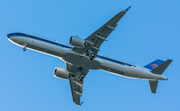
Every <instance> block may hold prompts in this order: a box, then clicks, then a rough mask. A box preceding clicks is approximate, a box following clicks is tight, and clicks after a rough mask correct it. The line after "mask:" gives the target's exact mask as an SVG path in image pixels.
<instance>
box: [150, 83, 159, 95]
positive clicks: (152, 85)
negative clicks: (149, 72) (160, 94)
mask: <svg viewBox="0 0 180 111" xmlns="http://www.w3.org/2000/svg"><path fill="white" fill-rule="evenodd" d="M148 82H149V87H150V89H151V92H152V93H154V94H155V93H156V89H157V85H158V81H152V80H148Z"/></svg>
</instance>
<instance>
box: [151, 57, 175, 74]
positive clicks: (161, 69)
mask: <svg viewBox="0 0 180 111" xmlns="http://www.w3.org/2000/svg"><path fill="white" fill-rule="evenodd" d="M171 62H172V60H171V59H168V60H167V61H165V62H163V63H162V64H161V65H159V66H158V67H156V68H155V69H153V70H152V71H151V72H152V73H154V74H159V75H161V74H162V73H163V72H164V71H165V70H166V68H167V67H168V66H169V64H170V63H171Z"/></svg>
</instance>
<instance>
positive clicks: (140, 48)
mask: <svg viewBox="0 0 180 111" xmlns="http://www.w3.org/2000/svg"><path fill="white" fill-rule="evenodd" d="M130 5H131V6H132V7H131V9H130V10H129V11H128V13H126V15H125V16H124V17H123V18H122V19H121V20H120V22H119V23H118V26H117V28H116V30H115V31H114V32H113V33H112V34H111V35H110V36H109V38H108V41H107V42H105V43H103V45H102V46H101V48H100V50H101V51H100V52H99V53H101V54H104V55H108V56H111V57H114V58H118V59H121V60H125V61H128V62H132V63H135V64H138V65H140V66H145V65H147V64H149V63H150V62H152V61H154V60H156V59H162V60H167V59H173V60H174V61H173V62H172V64H171V65H170V66H169V67H168V69H167V70H166V71H165V72H164V73H163V75H164V76H166V77H168V79H169V80H168V81H160V82H159V84H158V89H157V94H152V93H151V92H150V89H149V85H148V82H147V80H139V79H129V78H125V77H121V76H116V75H113V74H110V73H107V72H103V71H93V70H91V71H90V72H89V73H88V75H87V79H85V82H84V86H85V87H84V91H83V97H82V98H81V100H82V101H84V104H83V105H82V106H81V107H79V106H76V105H75V104H74V103H73V102H72V97H71V92H70V87H69V82H68V80H61V79H57V78H55V77H54V76H53V71H54V68H55V67H63V68H65V63H64V62H63V61H61V60H60V59H58V58H54V57H51V56H48V55H44V54H41V53H38V52H34V51H31V50H27V51H26V52H23V51H22V48H21V47H19V46H16V45H14V44H12V43H11V42H9V41H8V40H7V39H6V35H7V34H8V33H11V32H17V31H20V32H28V33H33V34H37V35H40V36H43V37H47V38H50V39H54V40H57V41H59V42H63V43H67V44H68V42H69V38H70V36H72V35H78V36H79V37H81V38H86V37H87V36H89V35H90V34H91V33H93V32H94V31H95V30H96V29H98V28H99V27H100V26H101V25H103V24H104V23H105V22H106V21H108V20H109V19H110V18H111V17H113V16H114V15H115V14H117V13H118V12H120V11H121V10H123V9H125V8H127V7H128V6H130ZM179 11H180V1H179V0H146V1H145V0H136V1H135V0H111V1H107V0H89V1H84V0H76V1H73V0H66V1H65V0H61V1H59V0H51V1H49V0H44V1H43V2H42V1H41V0H26V1H23V0H16V1H12V0H1V1H0V15H1V17H0V47H1V53H0V57H1V58H0V61H1V64H0V66H1V73H0V110H1V111H32V110H33V111H40V110H43V111H50V110H51V111H53V110H54V111H55V110H68V111H71V110H75V111H76V110H78V111H81V110H82V111H84V110H86V111H92V110H98V111H99V110H121V111H133V110H138V111H145V110H146V111H152V110H153V111H159V110H163V111H169V110H172V111H179V110H180V107H179V103H180V81H179V77H180V76H179V74H180V70H179V63H180V59H179V57H180V51H179V49H180V44H179V43H180V14H179Z"/></svg>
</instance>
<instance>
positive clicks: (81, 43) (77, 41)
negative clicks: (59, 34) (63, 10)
mask: <svg viewBox="0 0 180 111" xmlns="http://www.w3.org/2000/svg"><path fill="white" fill-rule="evenodd" d="M85 43H86V41H85V40H84V39H82V38H79V37H77V36H71V38H70V41H69V44H70V45H71V46H74V47H77V48H83V47H85Z"/></svg>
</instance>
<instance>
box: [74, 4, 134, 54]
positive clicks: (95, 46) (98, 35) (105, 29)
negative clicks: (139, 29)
mask: <svg viewBox="0 0 180 111" xmlns="http://www.w3.org/2000/svg"><path fill="white" fill-rule="evenodd" d="M130 8H131V6H129V7H128V8H127V9H125V10H123V11H121V12H119V13H118V14H116V15H115V16H114V17H113V18H111V19H110V20H109V21H107V22H106V23H105V24H104V25H102V26H101V27H100V28H99V29H97V30H96V31H95V32H94V33H92V34H91V35H89V36H88V37H87V38H86V39H85V40H86V42H87V43H88V44H89V45H87V46H86V47H84V48H76V47H74V48H73V50H74V51H75V52H78V53H81V54H83V53H86V52H87V51H88V50H90V51H91V52H92V53H93V54H94V55H95V56H96V55H97V53H98V51H99V48H100V46H101V44H102V43H103V42H104V41H106V39H107V37H108V36H109V35H110V34H111V32H112V31H113V30H115V28H116V26H117V23H118V21H119V20H120V19H121V18H122V17H123V16H124V15H125V14H126V12H127V11H128V10H129V9H130Z"/></svg>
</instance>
